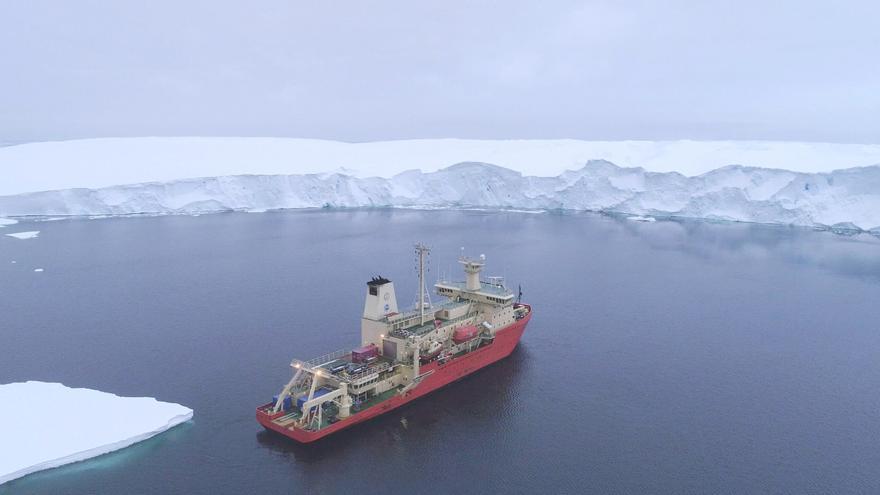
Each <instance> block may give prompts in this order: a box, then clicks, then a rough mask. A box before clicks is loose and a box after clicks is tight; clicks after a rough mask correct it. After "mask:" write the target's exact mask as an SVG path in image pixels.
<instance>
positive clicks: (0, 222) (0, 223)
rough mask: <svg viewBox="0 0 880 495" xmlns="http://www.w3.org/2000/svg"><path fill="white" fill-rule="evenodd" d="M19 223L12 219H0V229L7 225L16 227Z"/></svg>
mask: <svg viewBox="0 0 880 495" xmlns="http://www.w3.org/2000/svg"><path fill="white" fill-rule="evenodd" d="M17 223H18V220H13V219H11V218H2V217H0V229H2V228H3V227H5V226H7V225H15V224H17Z"/></svg>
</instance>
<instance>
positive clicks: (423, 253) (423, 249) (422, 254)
mask: <svg viewBox="0 0 880 495" xmlns="http://www.w3.org/2000/svg"><path fill="white" fill-rule="evenodd" d="M430 252H431V248H429V247H428V246H425V245H424V244H422V243H421V242H417V243H416V254H417V255H418V256H419V325H424V324H425V259H426V258H427V256H428V253H430Z"/></svg>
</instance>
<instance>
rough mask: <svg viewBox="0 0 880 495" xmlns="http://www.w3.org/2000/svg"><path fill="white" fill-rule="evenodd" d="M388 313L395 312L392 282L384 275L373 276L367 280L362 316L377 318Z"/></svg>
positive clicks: (370, 318)
mask: <svg viewBox="0 0 880 495" xmlns="http://www.w3.org/2000/svg"><path fill="white" fill-rule="evenodd" d="M389 313H397V296H395V295H394V283H393V282H391V281H390V280H388V279H387V278H385V277H373V278H372V279H371V280H370V281H369V282H367V298H366V301H365V302H364V318H366V319H368V320H379V319H381V318H382V317H384V316H385V315H387V314H389Z"/></svg>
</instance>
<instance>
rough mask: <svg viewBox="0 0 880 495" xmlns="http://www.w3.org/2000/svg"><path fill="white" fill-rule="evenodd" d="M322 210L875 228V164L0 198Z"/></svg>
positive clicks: (222, 184)
mask: <svg viewBox="0 0 880 495" xmlns="http://www.w3.org/2000/svg"><path fill="white" fill-rule="evenodd" d="M319 207H427V208H466V207H478V208H498V209H508V208H525V209H541V210H546V209H567V210H590V211H605V212H620V213H631V214H636V215H651V216H656V217H688V218H702V219H717V220H730V221H742V222H760V223H777V224H792V225H804V226H827V227H834V226H837V227H846V228H854V229H857V230H858V229H861V230H872V229H875V230H880V166H869V167H858V168H850V169H843V170H835V171H832V172H822V173H803V172H791V171H786V170H776V169H766V168H757V167H744V166H738V165H731V166H726V167H722V168H719V169H717V170H713V171H711V172H708V173H704V174H701V175H697V176H694V177H686V176H684V175H682V174H679V173H677V172H649V171H646V170H644V169H642V168H623V167H618V166H616V165H614V164H612V163H610V162H607V161H602V160H594V161H590V162H588V163H587V164H586V165H584V166H583V167H582V168H580V169H577V170H570V171H566V172H564V173H562V174H560V175H558V176H555V177H536V176H526V175H523V174H521V173H519V172H515V171H513V170H509V169H506V168H502V167H499V166H495V165H491V164H486V163H459V164H457V165H453V166H450V167H447V168H443V169H440V170H437V171H435V172H421V171H418V170H411V171H406V172H402V173H399V174H396V175H394V176H392V177H390V178H381V177H366V178H361V177H355V176H352V175H348V174H345V173H327V174H295V175H232V176H223V177H205V178H195V179H181V180H174V181H168V182H148V183H142V184H128V185H119V186H111V187H102V188H96V189H85V188H79V189H64V190H58V191H45V192H34V193H24V194H14V195H7V196H0V216H7V217H15V216H28V215H44V216H64V215H79V216H95V215H131V214H175V213H207V212H218V211H230V210H270V209H285V208H319Z"/></svg>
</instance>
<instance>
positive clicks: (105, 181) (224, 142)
mask: <svg viewBox="0 0 880 495" xmlns="http://www.w3.org/2000/svg"><path fill="white" fill-rule="evenodd" d="M590 160H607V161H610V162H612V163H615V164H617V165H620V166H622V167H642V168H644V169H645V170H649V171H652V172H672V171H677V172H679V173H681V174H684V175H687V176H693V175H699V174H703V173H706V172H709V171H711V170H714V169H717V168H719V167H723V166H725V165H735V164H738V165H746V166H751V167H763V168H780V169H787V170H791V171H795V172H806V173H816V172H830V171H831V170H835V169H841V168H848V167H860V166H868V165H877V164H880V145H861V144H832V143H804V142H779V141H579V140H573V139H559V140H506V141H502V140H494V141H493V140H469V139H419V140H405V141H384V142H373V143H342V142H338V141H324V140H318V139H292V138H243V137H242V138H228V137H222V138H220V137H149V138H101V139H83V140H73V141H56V142H41V143H28V144H19V145H14V146H6V147H2V148H0V171H2V173H3V180H2V181H0V196H2V195H10V194H20V193H25V192H35V191H50V190H58V189H73V188H79V187H84V188H92V189H94V188H102V187H108V186H116V185H120V184H135V183H142V182H155V181H165V182H167V181H174V180H179V179H189V178H193V177H219V176H227V175H243V174H251V175H296V174H308V173H317V174H328V173H339V174H343V175H350V176H354V177H360V178H365V177H372V176H377V177H384V178H390V177H392V176H394V175H396V174H399V173H401V172H405V171H407V170H411V169H419V170H422V171H423V172H434V171H437V170H440V169H442V168H445V167H448V166H450V165H454V164H456V163H461V162H482V163H493V164H495V165H499V166H502V167H505V168H509V169H511V170H514V171H517V172H520V173H522V174H524V175H534V176H539V177H553V176H557V175H560V174H562V173H563V172H565V171H566V170H572V169H579V168H580V167H582V166H583V164H584V163H586V162H588V161H590ZM619 179H620V180H621V181H624V180H626V179H625V178H623V177H621V178H619ZM630 179H631V180H632V179H637V178H636V177H633V178H630ZM622 184H623V183H622V182H621V183H618V184H615V185H616V186H618V187H620V186H622ZM755 192H756V193H759V192H760V191H755Z"/></svg>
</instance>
